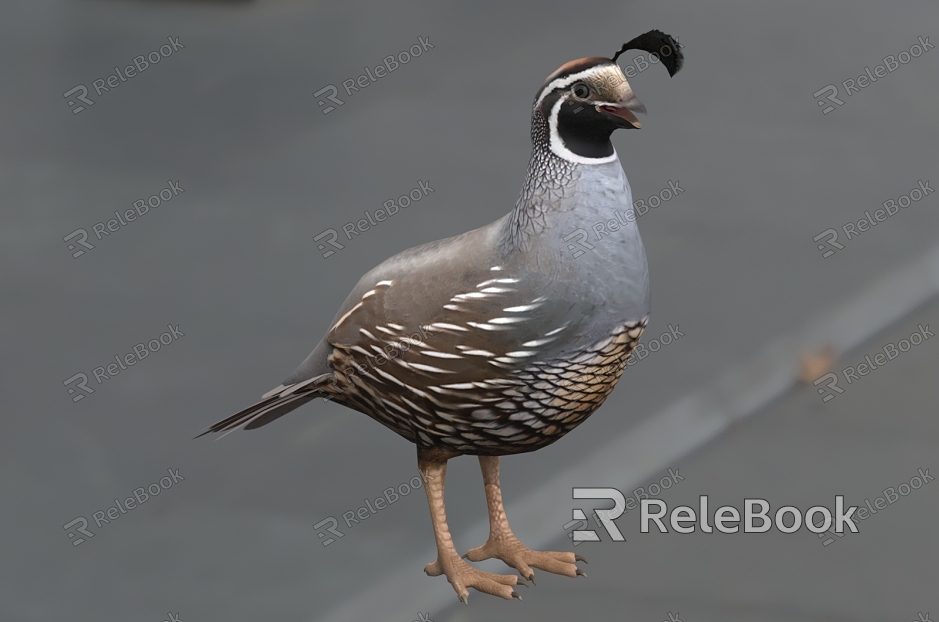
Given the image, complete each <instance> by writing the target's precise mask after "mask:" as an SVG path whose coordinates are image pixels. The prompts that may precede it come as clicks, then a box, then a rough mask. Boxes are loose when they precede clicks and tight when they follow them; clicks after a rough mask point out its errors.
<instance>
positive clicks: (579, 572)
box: [577, 568, 587, 579]
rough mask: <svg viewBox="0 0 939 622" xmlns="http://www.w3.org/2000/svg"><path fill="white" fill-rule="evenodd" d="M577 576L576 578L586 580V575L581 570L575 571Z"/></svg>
mask: <svg viewBox="0 0 939 622" xmlns="http://www.w3.org/2000/svg"><path fill="white" fill-rule="evenodd" d="M577 576H578V577H584V578H585V579H586V578H587V573H586V572H584V571H583V570H581V569H580V568H578V569H577Z"/></svg>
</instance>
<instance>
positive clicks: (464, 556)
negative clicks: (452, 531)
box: [460, 551, 469, 559]
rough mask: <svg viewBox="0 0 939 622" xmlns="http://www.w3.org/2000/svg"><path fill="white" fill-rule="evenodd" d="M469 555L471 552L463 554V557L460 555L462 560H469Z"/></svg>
mask: <svg viewBox="0 0 939 622" xmlns="http://www.w3.org/2000/svg"><path fill="white" fill-rule="evenodd" d="M467 555H469V551H467V552H466V553H463V554H462V555H460V557H461V558H462V559H469V557H467Z"/></svg>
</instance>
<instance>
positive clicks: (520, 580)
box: [517, 577, 531, 587]
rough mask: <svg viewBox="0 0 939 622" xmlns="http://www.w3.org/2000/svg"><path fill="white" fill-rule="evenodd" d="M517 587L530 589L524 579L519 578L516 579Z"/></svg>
mask: <svg viewBox="0 0 939 622" xmlns="http://www.w3.org/2000/svg"><path fill="white" fill-rule="evenodd" d="M517 585H524V586H525V587H531V586H530V585H528V582H527V581H525V579H523V578H522V577H519V578H518V583H517Z"/></svg>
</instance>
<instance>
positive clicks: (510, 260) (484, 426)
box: [208, 30, 682, 603]
mask: <svg viewBox="0 0 939 622" xmlns="http://www.w3.org/2000/svg"><path fill="white" fill-rule="evenodd" d="M628 49H639V50H644V51H646V52H648V53H650V54H652V55H654V56H655V57H656V58H658V59H659V60H660V61H661V62H662V64H664V65H665V67H666V69H668V72H669V74H672V75H673V74H674V73H675V72H676V71H678V70H679V68H681V63H682V55H681V52H680V51H679V49H678V42H677V41H675V40H674V39H673V38H672V37H670V36H668V35H666V34H664V33H662V32H659V31H658V30H652V31H649V32H647V33H646V34H644V35H641V36H639V37H636V38H635V39H633V40H632V41H630V42H629V43H627V44H626V45H624V46H623V48H622V49H621V50H620V51H619V52H617V53H616V55H615V56H613V59H612V60H611V59H609V58H605V57H599V56H592V57H589V58H579V59H576V60H572V61H570V62H568V63H565V64H563V65H561V66H560V67H559V68H558V69H557V70H555V71H554V72H553V73H551V74H550V75H549V76H548V78H547V80H545V82H544V84H543V85H542V86H541V88H540V89H539V90H538V91H537V93H536V94H535V99H534V101H533V102H532V116H531V138H532V152H531V159H530V160H529V164H528V175H527V177H526V179H525V182H524V184H523V186H522V191H521V193H520V194H519V197H518V200H517V201H516V203H515V208H514V209H513V210H511V211H510V212H509V213H508V214H505V216H503V217H502V218H500V219H499V220H496V221H495V222H493V223H490V224H489V225H487V226H484V227H480V228H478V229H474V230H473V231H469V232H466V233H463V234H461V235H458V236H455V237H452V238H448V239H445V240H439V241H437V242H431V243H429V244H424V245H423V246H417V247H414V248H411V249H408V250H406V251H403V252H401V253H399V254H397V255H395V256H394V257H391V258H390V259H388V260H386V261H384V262H383V263H381V264H380V265H379V266H377V267H376V268H374V269H373V270H371V271H370V272H369V273H368V274H366V275H365V276H363V277H362V278H361V280H359V283H358V285H356V286H355V288H354V289H353V290H352V292H351V293H350V294H349V296H348V298H346V301H345V302H344V303H343V304H342V306H341V307H340V308H339V311H338V312H337V313H336V315H335V317H334V318H333V321H332V322H331V323H330V325H329V327H328V329H327V330H326V331H325V335H324V336H323V338H322V340H321V341H320V342H319V344H318V345H317V346H316V347H315V348H314V349H313V352H312V353H310V355H309V356H308V357H307V358H306V360H305V361H303V362H302V363H301V364H300V366H299V367H297V369H296V370H295V371H294V372H293V373H292V374H291V375H290V376H288V377H287V378H286V379H285V380H284V381H283V383H282V384H281V385H279V386H278V387H276V388H274V389H272V390H271V391H268V392H267V393H265V394H264V395H263V396H262V397H261V401H259V402H258V403H256V404H254V405H253V406H250V407H248V408H246V409H244V410H242V411H240V412H238V413H235V414H234V415H232V416H231V417H229V418H227V419H224V420H222V421H219V422H218V423H216V424H215V425H213V426H211V427H210V428H209V430H208V432H228V431H231V430H234V429H237V428H239V427H242V426H244V427H245V429H248V430H251V429H254V428H259V427H261V426H264V425H267V424H268V423H270V422H271V421H274V420H275V419H277V418H279V417H281V416H282V415H285V414H287V413H288V412H290V411H292V410H294V409H295V408H297V407H299V406H301V405H303V404H305V403H306V402H309V401H311V400H313V399H316V398H324V399H328V400H330V401H332V402H333V403H336V404H340V405H342V406H346V407H349V408H352V409H354V410H358V411H360V412H362V413H364V414H366V415H368V416H369V417H372V418H373V419H375V420H376V421H378V422H379V423H381V424H382V425H384V426H386V427H387V428H389V429H390V430H392V431H394V432H395V433H397V434H398V435H400V436H402V437H403V438H405V439H407V440H408V441H410V442H412V443H414V444H415V445H417V458H418V466H419V468H420V470H421V471H422V472H423V473H424V477H425V486H424V487H425V492H426V494H427V499H428V504H429V506H430V511H431V523H432V524H433V528H434V535H435V539H436V542H437V559H436V560H435V561H434V562H431V563H430V564H428V565H427V566H426V567H425V568H424V572H426V573H427V574H428V575H431V576H438V575H446V577H447V579H448V580H449V582H450V584H451V585H452V586H453V589H454V590H455V591H456V593H457V595H458V597H459V599H460V600H461V601H463V602H464V603H465V602H466V600H467V598H468V595H469V594H468V591H467V590H468V588H471V587H472V588H475V589H477V590H479V591H481V592H485V593H487V594H493V595H496V596H501V597H502V598H518V597H519V595H518V593H517V592H516V591H515V590H514V589H513V587H514V586H515V585H517V584H518V583H520V582H524V581H523V580H520V579H519V578H518V577H517V576H515V575H497V574H490V573H487V572H482V571H480V570H478V569H476V568H474V567H472V566H471V565H470V564H468V563H467V562H466V561H464V559H463V558H461V557H460V555H459V554H458V553H457V551H456V549H455V547H454V545H453V539H452V538H451V536H450V531H449V527H448V526H447V516H446V508H445V506H444V499H443V493H444V480H445V477H446V470H447V461H448V460H449V459H451V458H455V457H457V456H461V455H475V456H478V457H479V464H480V467H481V469H482V473H483V481H484V483H485V489H486V502H487V504H488V506H489V516H490V534H489V540H488V541H487V542H486V543H485V544H484V545H483V546H481V547H477V548H475V549H470V551H469V552H468V553H467V554H466V555H465V556H464V557H465V559H467V560H469V561H471V562H474V561H482V560H484V559H489V558H493V557H495V558H498V559H501V560H502V561H504V562H505V563H507V564H508V565H510V566H511V567H513V568H515V569H516V570H518V571H519V573H521V575H522V576H523V577H524V578H526V579H533V578H534V571H533V570H532V568H538V569H540V570H544V571H546V572H552V573H556V574H561V575H565V576H568V577H578V576H586V575H585V574H584V571H583V570H581V569H580V568H578V567H577V562H579V561H584V560H583V558H582V557H580V556H579V555H575V554H574V553H572V552H553V551H532V550H530V549H529V548H527V547H526V546H525V545H524V544H522V543H521V542H519V540H518V539H517V538H516V537H515V535H514V534H513V533H512V530H511V528H510V527H509V522H508V519H507V518H506V516H505V508H504V507H503V504H502V491H501V488H500V485H499V458H500V456H504V455H509V454H520V453H525V452H530V451H536V450H538V449H540V448H542V447H545V446H547V445H550V444H551V443H554V442H555V441H557V440H558V439H560V438H562V437H563V436H564V435H566V434H568V433H569V432H571V431H572V430H574V429H575V428H576V427H577V426H579V425H580V424H581V423H583V422H584V421H585V420H586V419H587V417H589V416H590V415H591V414H592V413H593V412H594V411H596V410H597V409H598V408H599V407H600V405H601V404H602V403H603V401H604V400H605V399H606V397H607V396H608V395H609V394H610V392H611V391H613V388H614V386H616V383H617V382H618V381H619V379H620V375H621V374H622V373H623V371H624V370H625V369H626V364H627V362H628V361H629V356H630V353H631V352H632V350H633V348H634V347H636V344H638V342H639V338H640V337H641V336H642V333H643V331H644V330H645V327H646V323H647V321H648V317H649V311H650V308H651V306H650V305H651V298H650V296H651V294H650V289H649V270H648V263H647V261H646V254H645V249H644V247H643V244H642V238H641V236H640V235H639V227H638V225H637V224H636V218H635V215H634V214H632V211H633V210H632V208H631V206H632V204H633V202H632V190H631V189H630V187H629V182H628V180H627V179H626V174H625V173H624V172H623V167H622V165H621V164H620V161H619V156H618V155H617V153H616V149H615V148H614V147H613V144H612V142H611V141H610V137H611V135H612V134H613V132H615V131H616V130H618V129H639V128H641V127H642V124H641V123H640V122H639V120H638V119H637V118H636V113H639V114H641V113H644V112H645V106H643V105H642V102H640V101H639V99H638V98H637V97H636V95H635V94H634V93H633V91H632V87H631V86H630V85H629V82H628V81H627V79H626V76H625V74H624V73H623V70H622V68H621V67H620V66H619V65H617V64H616V58H617V57H619V55H620V54H621V53H622V52H623V51H625V50H628ZM634 157H642V154H634ZM422 184H423V182H422ZM441 196H442V195H441ZM607 228H608V230H607ZM333 267H334V266H331V265H330V266H325V267H323V268H321V271H322V273H321V275H320V276H321V278H329V277H330V276H331V268H333ZM311 414H315V413H311ZM611 414H618V413H611ZM350 440H354V439H350ZM378 459H380V457H379V456H374V457H373V460H378ZM338 468H341V465H339V466H338ZM321 535H322V534H321Z"/></svg>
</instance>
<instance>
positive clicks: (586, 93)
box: [571, 82, 590, 99]
mask: <svg viewBox="0 0 939 622" xmlns="http://www.w3.org/2000/svg"><path fill="white" fill-rule="evenodd" d="M571 93H573V94H574V97H579V98H580V99H587V98H588V97H590V87H589V86H587V85H586V84H584V83H583V82H578V83H577V84H575V85H574V87H573V88H572V89H571Z"/></svg>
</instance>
